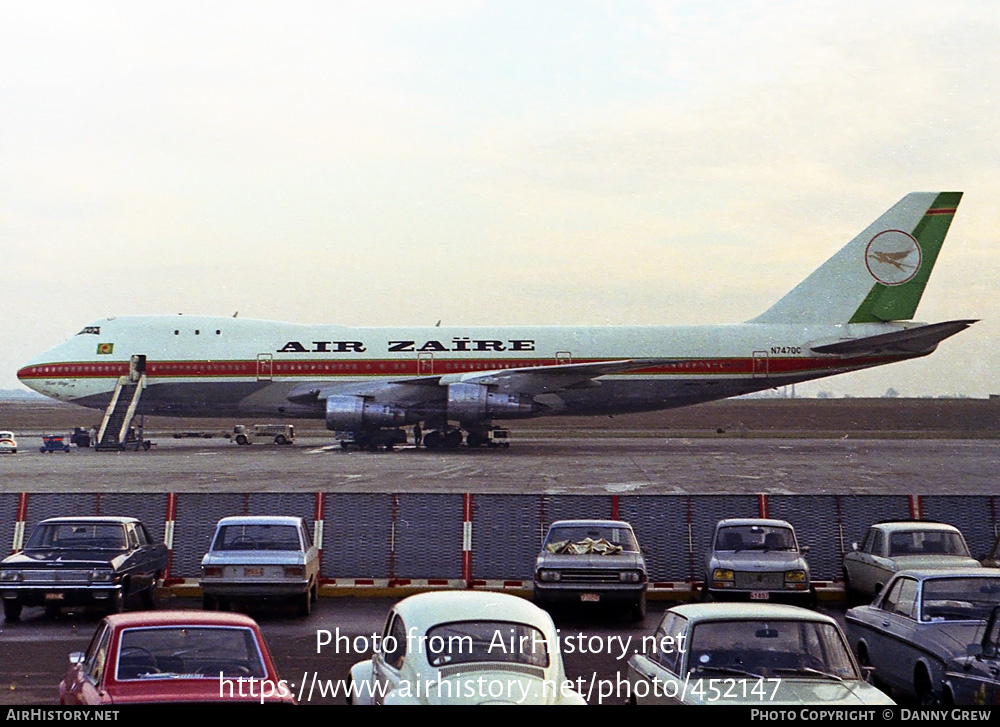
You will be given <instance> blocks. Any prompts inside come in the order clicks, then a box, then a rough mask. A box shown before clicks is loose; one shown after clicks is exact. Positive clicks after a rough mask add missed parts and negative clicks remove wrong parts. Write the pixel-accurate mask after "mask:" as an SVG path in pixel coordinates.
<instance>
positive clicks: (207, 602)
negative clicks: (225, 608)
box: [201, 594, 219, 611]
mask: <svg viewBox="0 0 1000 727" xmlns="http://www.w3.org/2000/svg"><path fill="white" fill-rule="evenodd" d="M201 607H202V609H203V610H205V611H218V610H219V602H218V601H217V600H216V599H215V598H213V597H212V596H206V595H204V594H203V595H202V597H201Z"/></svg>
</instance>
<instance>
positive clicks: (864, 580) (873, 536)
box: [843, 520, 979, 605]
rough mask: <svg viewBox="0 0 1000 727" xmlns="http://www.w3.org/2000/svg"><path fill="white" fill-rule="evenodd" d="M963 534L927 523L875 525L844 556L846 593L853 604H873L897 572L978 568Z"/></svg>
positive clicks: (934, 523)
mask: <svg viewBox="0 0 1000 727" xmlns="http://www.w3.org/2000/svg"><path fill="white" fill-rule="evenodd" d="M976 565H979V562H978V561H976V559H975V558H973V557H972V556H971V555H970V554H969V546H967V545H966V544H965V538H964V537H962V533H961V532H960V531H959V529H958V528H956V527H955V526H953V525H948V524H946V523H936V522H929V521H926V520H890V521H886V522H880V523H875V524H874V525H872V526H871V527H870V528H868V532H867V534H866V535H865V538H864V540H862V541H861V543H860V544H859V543H852V544H851V550H850V551H848V552H847V553H845V554H844V572H843V575H844V593H845V595H846V597H847V601H848V603H849V604H851V605H855V604H858V603H863V602H864V603H867V602H869V601H871V599H872V597H873V596H875V594H877V593H878V592H879V591H881V590H882V587H883V586H884V585H885V584H886V583H888V582H889V578H891V577H892V575H893V574H894V573H896V572H897V571H901V570H907V569H910V568H953V567H965V566H976Z"/></svg>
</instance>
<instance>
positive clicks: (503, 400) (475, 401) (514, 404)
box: [448, 383, 539, 422]
mask: <svg viewBox="0 0 1000 727" xmlns="http://www.w3.org/2000/svg"><path fill="white" fill-rule="evenodd" d="M538 410H539V407H538V405H537V404H536V403H535V402H534V401H533V400H532V398H531V397H530V396H525V395H523V394H503V393H500V392H497V391H494V390H492V389H491V388H490V387H489V386H486V385H484V384H467V383H461V384H449V385H448V418H449V419H453V420H458V421H460V422H477V421H482V420H485V419H516V418H518V417H527V416H531V415H532V414H533V413H534V412H536V411H538Z"/></svg>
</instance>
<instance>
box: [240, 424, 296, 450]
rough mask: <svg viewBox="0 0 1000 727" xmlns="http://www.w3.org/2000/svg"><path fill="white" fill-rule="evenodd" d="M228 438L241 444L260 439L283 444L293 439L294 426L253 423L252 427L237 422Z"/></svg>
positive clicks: (289, 442)
mask: <svg viewBox="0 0 1000 727" xmlns="http://www.w3.org/2000/svg"><path fill="white" fill-rule="evenodd" d="M229 440H230V441H231V442H234V443H235V444H241V445H249V444H253V443H254V442H258V441H260V442H274V443H275V444H278V445H283V446H284V445H289V444H292V443H293V442H294V441H295V427H294V426H293V425H291V424H254V425H253V426H252V427H247V426H245V425H243V424H237V425H236V426H234V427H233V433H232V434H231V435H230V436H229Z"/></svg>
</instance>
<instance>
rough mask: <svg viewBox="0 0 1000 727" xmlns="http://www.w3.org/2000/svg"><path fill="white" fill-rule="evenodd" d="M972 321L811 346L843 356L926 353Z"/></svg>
mask: <svg viewBox="0 0 1000 727" xmlns="http://www.w3.org/2000/svg"><path fill="white" fill-rule="evenodd" d="M976 322H977V321H975V320H963V321H946V322H944V323H931V324H929V325H925V326H916V327H913V328H904V329H902V330H899V331H893V332H892V333H881V334H879V335H877V336H866V337H865V338H855V339H852V340H849V341H838V342H836V343H828V344H825V345H821V346H812V347H811V348H812V350H813V351H815V352H816V353H836V354H841V355H847V356H862V355H875V354H885V353H923V352H926V353H930V352H931V351H933V350H934V349H935V348H936V347H937V345H938V344H939V343H940V342H941V341H943V340H944V339H946V338H949V337H951V336H954V335H955V334H956V333H961V332H962V331H964V330H965V329H966V328H968V327H969V326H971V325H972V324H973V323H976Z"/></svg>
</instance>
